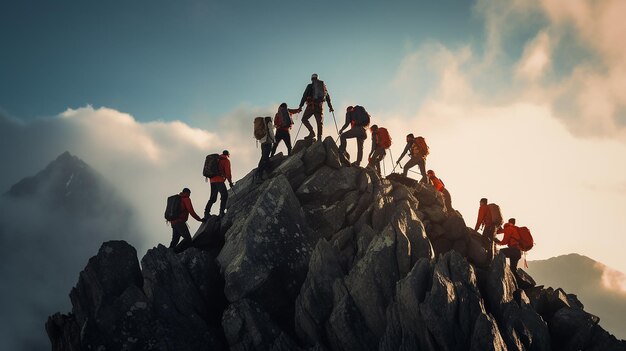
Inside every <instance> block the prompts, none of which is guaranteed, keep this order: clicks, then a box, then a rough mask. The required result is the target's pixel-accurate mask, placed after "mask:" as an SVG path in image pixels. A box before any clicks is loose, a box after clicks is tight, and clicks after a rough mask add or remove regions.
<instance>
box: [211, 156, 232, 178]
mask: <svg viewBox="0 0 626 351" xmlns="http://www.w3.org/2000/svg"><path fill="white" fill-rule="evenodd" d="M217 166H218V168H219V170H220V175H218V176H215V177H211V179H210V181H211V183H224V182H225V181H226V179H228V181H229V182H231V183H232V181H233V179H232V175H231V174H230V160H229V159H228V156H226V155H220V161H219V163H218V164H217Z"/></svg>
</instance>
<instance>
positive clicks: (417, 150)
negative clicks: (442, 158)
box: [411, 136, 430, 158]
mask: <svg viewBox="0 0 626 351" xmlns="http://www.w3.org/2000/svg"><path fill="white" fill-rule="evenodd" d="M429 153H430V151H429V149H428V145H426V140H425V139H424V137H421V136H418V137H417V138H415V141H414V142H413V147H412V148H411V155H412V156H414V157H419V156H422V157H424V158H426V156H428V154H429Z"/></svg>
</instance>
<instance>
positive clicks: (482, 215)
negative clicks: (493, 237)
mask: <svg viewBox="0 0 626 351" xmlns="http://www.w3.org/2000/svg"><path fill="white" fill-rule="evenodd" d="M481 224H484V225H485V227H487V226H490V225H491V224H493V221H492V220H491V211H489V206H487V205H482V204H481V205H480V208H479V209H478V219H477V220H476V227H475V228H474V230H476V231H478V229H480V226H481Z"/></svg>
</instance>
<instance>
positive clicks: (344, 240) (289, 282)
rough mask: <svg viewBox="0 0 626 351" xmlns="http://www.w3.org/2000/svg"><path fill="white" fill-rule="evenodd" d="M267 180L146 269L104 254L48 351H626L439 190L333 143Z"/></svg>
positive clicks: (297, 155) (287, 161)
mask: <svg viewBox="0 0 626 351" xmlns="http://www.w3.org/2000/svg"><path fill="white" fill-rule="evenodd" d="M270 169H272V171H271V173H270V174H266V175H263V176H256V177H255V171H254V170H253V171H251V172H250V173H249V174H248V175H247V176H245V177H244V178H243V179H241V180H239V181H238V182H237V184H236V188H235V190H231V191H230V194H229V198H228V211H227V213H226V215H225V216H224V217H217V216H213V217H210V218H209V219H207V221H205V223H204V224H203V225H202V226H201V228H204V229H200V230H199V231H198V233H196V235H195V236H194V238H193V240H192V241H188V240H185V241H184V242H181V244H180V245H179V246H177V247H176V248H174V250H172V249H169V248H166V247H164V246H163V245H158V246H157V247H156V248H153V249H151V250H148V252H147V253H146V254H145V256H144V257H143V258H142V260H141V266H140V265H139V262H138V260H137V258H136V251H135V250H134V249H133V248H132V247H131V246H130V245H128V244H126V243H124V242H112V241H110V242H106V243H104V244H103V245H102V247H101V249H100V250H99V252H98V254H97V255H96V256H95V257H93V258H92V259H90V260H89V262H88V264H87V267H86V268H85V269H84V271H83V272H82V273H81V274H80V277H79V279H78V283H77V284H76V287H75V288H74V289H72V291H71V293H70V298H71V301H72V303H73V309H72V312H73V313H72V314H71V315H61V314H55V315H54V316H51V317H50V318H49V319H48V322H47V323H46V329H47V331H48V335H49V336H50V339H51V341H52V344H53V350H68V349H80V348H92V349H96V348H106V349H112V350H119V349H176V350H199V349H212V350H228V349H233V350H332V351H335V350H384V351H387V350H416V349H419V350H469V349H473V350H505V349H509V350H522V349H523V350H551V349H553V348H554V349H567V350H576V349H611V350H615V349H618V350H621V349H624V348H626V343H623V342H620V341H618V340H616V339H615V337H613V336H611V335H610V334H609V333H607V332H606V331H605V330H604V329H602V328H601V327H600V326H599V325H598V321H599V320H598V317H596V316H593V315H591V314H589V313H587V312H586V311H584V309H583V305H582V304H581V303H580V302H579V301H578V300H577V298H576V297H575V296H573V295H569V294H566V293H565V292H563V290H561V289H557V290H554V289H544V288H543V287H541V286H536V284H535V282H534V281H533V279H532V278H531V277H530V276H529V275H528V274H526V273H525V272H524V271H523V270H521V269H520V270H518V271H517V272H512V271H511V270H510V267H509V266H508V265H507V263H506V259H505V257H504V256H503V255H502V254H500V255H498V256H497V257H496V258H495V259H493V261H492V260H491V257H490V256H489V254H488V252H487V250H486V248H485V246H486V245H485V243H484V238H483V237H482V236H481V235H479V234H478V233H476V232H475V231H474V230H473V229H472V228H469V227H467V225H466V224H465V221H464V219H463V218H462V217H461V216H460V214H459V213H458V212H456V211H454V210H452V209H447V208H446V207H445V202H444V199H443V196H442V195H441V193H440V192H438V191H437V190H436V189H435V188H434V187H433V186H432V185H430V184H424V183H420V182H417V181H415V180H413V179H408V178H405V177H402V176H400V175H397V174H396V175H391V176H388V177H387V178H386V179H383V178H381V177H380V176H378V175H377V174H376V172H375V171H374V170H371V169H369V168H361V167H350V162H349V160H348V159H347V156H346V155H344V154H343V153H340V152H339V150H338V148H337V145H336V144H335V142H334V141H333V139H332V138H331V137H328V138H326V139H325V140H324V141H323V142H313V141H311V140H307V141H303V140H300V141H298V142H297V143H296V144H295V145H294V148H293V150H292V154H291V155H290V156H288V157H284V156H282V155H276V156H275V157H273V158H272V159H271V166H270ZM189 246H193V247H192V248H188V247H189ZM187 248H188V249H187ZM514 273H517V277H516V275H515V274H514ZM573 335H576V337H575V338H572V336H573ZM131 342H132V345H131V344H129V343H131Z"/></svg>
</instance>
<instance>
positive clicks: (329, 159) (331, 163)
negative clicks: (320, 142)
mask: <svg viewBox="0 0 626 351" xmlns="http://www.w3.org/2000/svg"><path fill="white" fill-rule="evenodd" d="M324 147H325V148H326V161H325V162H324V164H325V165H326V166H328V167H330V168H334V169H339V168H341V159H340V158H339V148H338V147H337V144H335V140H333V138H332V137H329V136H328V137H326V139H324Z"/></svg>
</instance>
